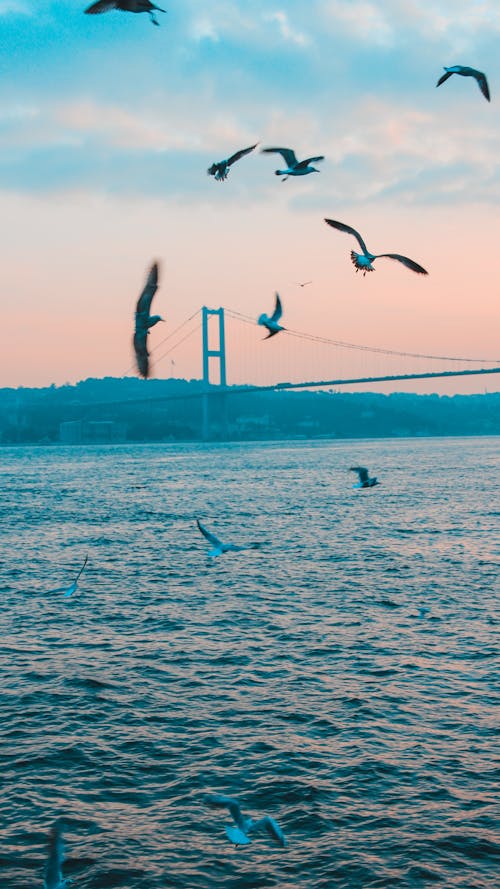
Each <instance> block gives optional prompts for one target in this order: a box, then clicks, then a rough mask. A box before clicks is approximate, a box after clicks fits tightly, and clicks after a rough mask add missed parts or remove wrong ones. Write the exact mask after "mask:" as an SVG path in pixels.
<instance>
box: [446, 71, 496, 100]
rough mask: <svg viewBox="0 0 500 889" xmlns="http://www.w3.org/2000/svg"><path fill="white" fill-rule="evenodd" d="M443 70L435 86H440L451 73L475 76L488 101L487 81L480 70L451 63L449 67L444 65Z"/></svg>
mask: <svg viewBox="0 0 500 889" xmlns="http://www.w3.org/2000/svg"><path fill="white" fill-rule="evenodd" d="M444 70H445V71H446V74H443V75H442V77H440V78H439V80H438V82H437V83H436V86H441V84H442V83H444V82H445V80H448V77H451V75H452V74H461V75H462V77H475V78H476V80H477V85H478V87H479V89H480V90H481V92H482V94H483V96H484V98H485V99H487V100H488V102H489V101H490V91H489V88H488V81H487V80H486V74H483V72H482V71H476V69H475V68H467V67H466V65H452V66H451V68H447V67H446V65H445V66H444Z"/></svg>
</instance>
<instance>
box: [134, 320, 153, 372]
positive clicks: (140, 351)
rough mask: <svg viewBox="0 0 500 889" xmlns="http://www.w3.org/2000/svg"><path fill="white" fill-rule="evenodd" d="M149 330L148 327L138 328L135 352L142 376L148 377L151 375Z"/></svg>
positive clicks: (135, 338)
mask: <svg viewBox="0 0 500 889" xmlns="http://www.w3.org/2000/svg"><path fill="white" fill-rule="evenodd" d="M147 342H148V332H147V330H146V328H145V327H144V328H141V329H139V330H136V332H135V334H134V352H135V360H136V363H137V370H138V371H139V373H140V375H141V377H144V379H147V378H148V376H149V352H148V346H147Z"/></svg>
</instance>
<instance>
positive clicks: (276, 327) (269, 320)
mask: <svg viewBox="0 0 500 889" xmlns="http://www.w3.org/2000/svg"><path fill="white" fill-rule="evenodd" d="M282 314H283V306H282V305H281V300H280V295H279V293H277V294H276V305H275V307H274V312H273V314H272V315H271V317H269V316H268V315H260V316H259V318H258V319H257V324H261V325H262V327H265V328H266V330H268V331H269V333H268V334H267V336H265V337H264V339H265V340H268V339H269V337H271V336H276V334H277V333H279V332H280V330H285V328H284V327H282V326H281V324H278V321H279V320H280V318H281V316H282Z"/></svg>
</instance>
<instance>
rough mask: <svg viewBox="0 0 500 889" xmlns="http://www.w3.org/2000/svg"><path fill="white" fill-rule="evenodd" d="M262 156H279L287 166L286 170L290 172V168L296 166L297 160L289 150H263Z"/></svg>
mask: <svg viewBox="0 0 500 889" xmlns="http://www.w3.org/2000/svg"><path fill="white" fill-rule="evenodd" d="M262 153H263V154H281V157H282V158H283V160H284V161H285V164H287V166H288V168H289V169H290V170H291V169H292V167H296V166H297V158H296V156H295V152H294V151H292V149H291V148H263V149H262Z"/></svg>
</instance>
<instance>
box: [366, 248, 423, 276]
mask: <svg viewBox="0 0 500 889" xmlns="http://www.w3.org/2000/svg"><path fill="white" fill-rule="evenodd" d="M384 257H386V258H387V259H396V260H397V261H398V262H402V263H403V265H405V266H406V268H407V269H411V270H412V272H417V274H419V275H428V274H429V272H427V271H426V270H425V269H424V268H423V267H422V266H421V265H419V264H418V262H413V259H408V257H407V256H401V255H400V254H399V253H379V254H378V255H377V256H376V257H375V258H376V259H383V258H384Z"/></svg>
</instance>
